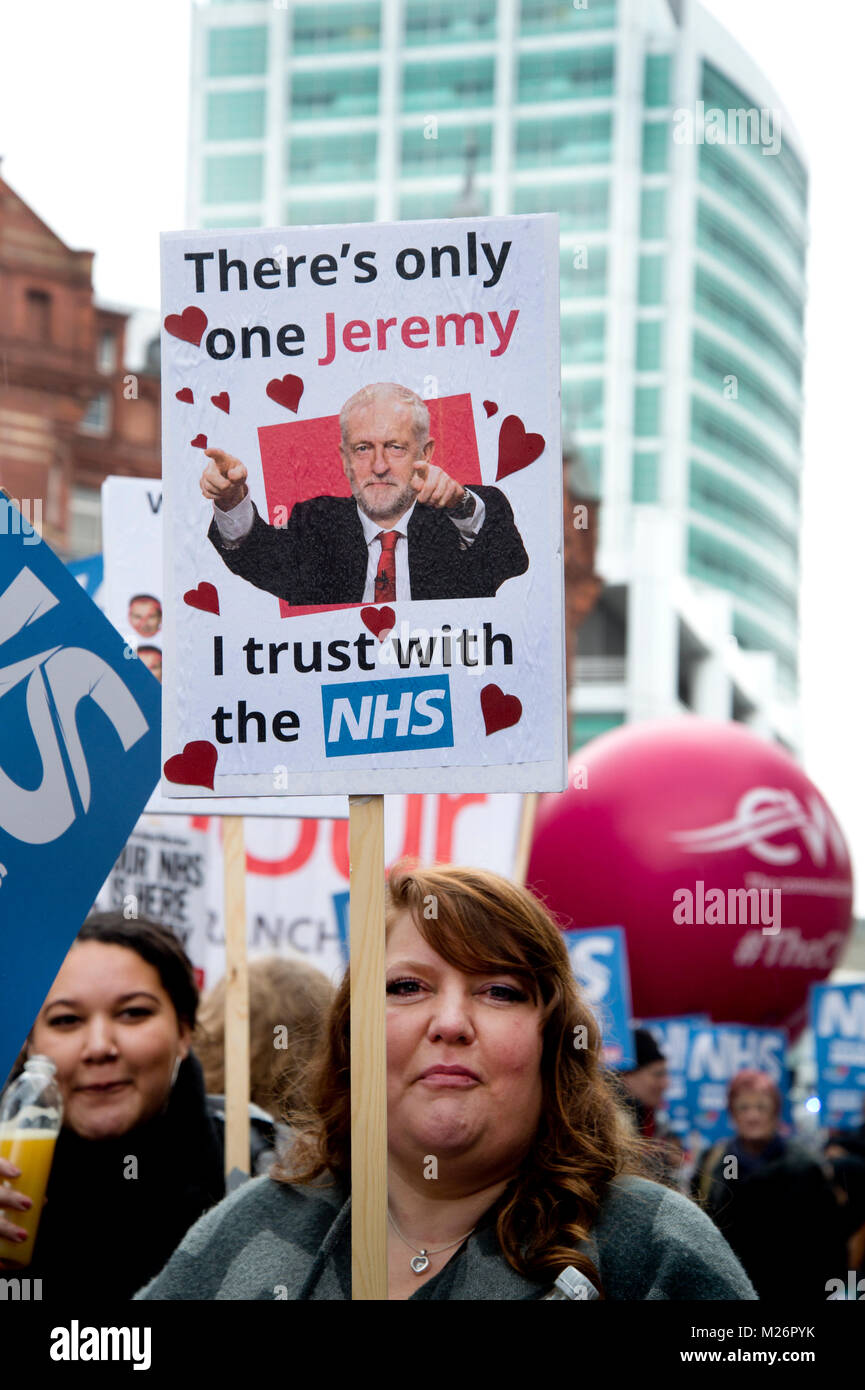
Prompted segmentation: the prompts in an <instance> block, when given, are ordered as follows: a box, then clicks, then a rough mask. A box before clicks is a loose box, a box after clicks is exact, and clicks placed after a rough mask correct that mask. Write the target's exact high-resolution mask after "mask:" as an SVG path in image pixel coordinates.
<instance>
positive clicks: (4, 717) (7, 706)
mask: <svg viewBox="0 0 865 1390" xmlns="http://www.w3.org/2000/svg"><path fill="white" fill-rule="evenodd" d="M160 711H161V690H160V686H159V682H158V681H156V680H155V679H154V678H153V676H152V675H151V674H150V672H149V671H148V670H147V668H146V666H144V664H143V663H142V662H141V661H139V660H138V659H137V657H136V656H135V653H134V652H133V651H132V649H131V648H128V647H124V644H123V640H122V638H121V637H120V636H119V634H118V633H117V632H116V631H115V629H114V628H113V627H112V626H111V624H110V623H109V622H108V620H107V619H106V618H104V617H103V615H102V614H101V613H100V612H99V610H98V608H97V607H96V606H95V604H94V603H93V602H92V600H91V599H90V598H88V596H87V594H86V592H85V590H84V589H83V588H82V586H81V585H80V584H79V583H78V581H77V580H76V579H75V577H74V576H73V575H72V574H70V572H69V570H68V569H67V568H66V566H65V565H64V564H63V563H62V562H61V561H60V560H59V559H58V557H57V556H56V555H55V554H54V552H53V551H52V550H51V548H50V547H49V546H48V545H47V544H46V542H45V541H43V540H41V539H40V537H39V536H38V534H37V533H36V532H35V531H33V529H32V528H28V527H27V526H26V524H25V523H23V522H22V519H21V514H20V512H19V511H18V509H17V508H16V507H14V506H13V505H12V504H11V503H10V502H8V501H7V500H6V499H5V498H2V497H0V1081H2V1079H3V1078H4V1077H6V1075H7V1074H8V1072H9V1069H10V1068H11V1066H12V1064H13V1062H14V1060H15V1057H16V1055H17V1053H18V1050H19V1049H20V1047H21V1046H22V1044H23V1043H24V1041H25V1038H26V1036H27V1033H28V1032H29V1030H30V1027H31V1026H32V1024H33V1021H34V1019H35V1018H36V1015H37V1014H38V1012H39V1010H40V1008H41V1007H42V1004H43V1002H44V999H45V996H46V995H47V993H48V990H49V989H50V987H51V983H52V981H53V979H54V977H55V975H56V974H57V972H58V970H59V969H60V966H61V965H62V963H63V959H64V957H65V955H66V953H67V951H68V949H69V947H70V946H71V944H72V942H73V940H74V938H75V936H76V934H77V932H78V929H79V927H80V926H81V924H82V922H83V920H84V918H85V917H86V915H87V913H88V911H89V909H90V907H91V905H92V903H93V901H94V899H95V897H96V894H97V893H98V891H99V889H100V887H101V886H102V883H103V882H104V880H105V878H106V876H107V875H108V873H109V871H110V869H111V866H112V864H113V863H114V861H115V859H116V858H117V856H118V854H119V853H120V850H121V849H122V848H123V845H124V844H125V842H126V840H127V838H128V836H129V834H130V832H131V830H132V827H133V826H134V824H135V822H136V820H137V819H138V817H139V815H140V814H141V812H142V810H143V808H144V805H145V803H146V801H147V799H148V797H149V796H150V793H151V792H152V790H153V788H154V786H155V785H156V782H157V780H158V778H159V772H160Z"/></svg>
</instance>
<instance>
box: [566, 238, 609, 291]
mask: <svg viewBox="0 0 865 1390" xmlns="http://www.w3.org/2000/svg"><path fill="white" fill-rule="evenodd" d="M559 267H560V269H559V276H560V280H561V293H562V298H563V299H602V298H603V297H604V296H605V295H606V293H607V248H606V246H564V247H562V253H561V258H560V261H559Z"/></svg>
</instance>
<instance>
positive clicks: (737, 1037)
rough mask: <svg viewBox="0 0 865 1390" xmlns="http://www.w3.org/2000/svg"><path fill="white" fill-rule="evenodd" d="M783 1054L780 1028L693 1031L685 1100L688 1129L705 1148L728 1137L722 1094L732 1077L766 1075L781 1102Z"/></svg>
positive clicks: (784, 1042) (703, 1027)
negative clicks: (696, 1132) (750, 1072)
mask: <svg viewBox="0 0 865 1390" xmlns="http://www.w3.org/2000/svg"><path fill="white" fill-rule="evenodd" d="M786 1049H787V1035H786V1033H785V1032H784V1030H783V1029H781V1028H751V1027H749V1026H748V1025H746V1024H740V1023H723V1024H708V1023H706V1024H697V1025H695V1026H694V1028H693V1030H692V1033H691V1038H690V1044H689V1049H688V1068H687V1078H686V1099H687V1105H688V1111H689V1117H690V1121H691V1125H692V1127H693V1128H694V1129H696V1130H699V1132H700V1134H701V1135H702V1136H703V1138H704V1139H705V1140H706V1143H707V1144H714V1143H715V1141H716V1140H717V1139H723V1138H724V1136H725V1135H727V1134H732V1133H733V1122H732V1120H731V1118H730V1115H729V1113H728V1111H727V1088H728V1086H729V1084H730V1082H731V1081H732V1080H733V1077H734V1076H735V1075H736V1074H737V1072H740V1071H745V1070H751V1069H755V1070H756V1071H762V1072H765V1073H766V1074H767V1075H768V1076H770V1077H771V1079H772V1080H773V1081H774V1083H775V1085H776V1086H777V1087H778V1090H779V1091H780V1092H781V1094H782V1097H783V1096H784V1095H785V1094H786V1090H787V1086H786V1080H787V1072H786V1069H785V1063H784V1055H785V1052H786ZM781 1118H782V1119H784V1113H783V1112H782V1116H781Z"/></svg>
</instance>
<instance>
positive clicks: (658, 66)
mask: <svg viewBox="0 0 865 1390" xmlns="http://www.w3.org/2000/svg"><path fill="white" fill-rule="evenodd" d="M670 61H671V60H670V55H669V53H650V54H649V55H648V57H647V58H646V77H645V93H644V96H643V105H644V106H669V104H670Z"/></svg>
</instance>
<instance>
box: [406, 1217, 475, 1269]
mask: <svg viewBox="0 0 865 1390" xmlns="http://www.w3.org/2000/svg"><path fill="white" fill-rule="evenodd" d="M387 1219H388V1221H389V1222H390V1224H391V1225H392V1226H393V1228H394V1230H395V1231H396V1233H397V1235H398V1236H399V1238H400V1240H401V1241H402V1243H403V1245H407V1246H408V1248H409V1250H416V1251H417V1254H416V1255H413V1256H412V1258H411V1259H410V1260H409V1265H410V1267H411V1269H412V1270H413V1271H414V1273H415V1274H423V1272H424V1270H425V1269H429V1257H430V1255H440V1254H441V1253H442V1251H443V1250H451V1249H452V1248H453V1246H455V1245H460V1244H462V1242H463V1241H464V1240H467V1239H468V1237H469V1236H470V1235H471V1233H472V1231H473V1230H474V1226H472V1231H466V1233H465V1235H464V1236H457V1238H456V1240H451V1241H448V1243H447V1245H440V1246H439V1248H438V1250H420V1249H418V1247H417V1246H416V1245H412V1243H411V1241H410V1240H406V1238H405V1236H404V1235H403V1233H402V1231H401V1230H400V1228H399V1226H398V1225H397V1224H396V1222H395V1221H394V1219H393V1216H392V1214H391V1210H390V1207H388V1209H387Z"/></svg>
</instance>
